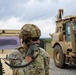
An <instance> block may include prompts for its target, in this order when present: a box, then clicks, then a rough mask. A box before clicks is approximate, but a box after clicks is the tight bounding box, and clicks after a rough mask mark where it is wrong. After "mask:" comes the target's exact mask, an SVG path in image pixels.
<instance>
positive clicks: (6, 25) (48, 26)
mask: <svg viewBox="0 0 76 75" xmlns="http://www.w3.org/2000/svg"><path fill="white" fill-rule="evenodd" d="M27 23H28V24H35V25H37V26H38V27H39V28H40V30H41V33H42V35H41V37H50V36H49V33H51V34H52V33H53V32H54V31H55V25H54V23H53V21H52V18H49V19H45V20H34V21H29V22H21V21H20V18H16V17H11V18H10V19H7V20H5V21H0V29H14V30H15V29H16V30H20V29H21V27H22V26H23V25H24V24H27Z"/></svg>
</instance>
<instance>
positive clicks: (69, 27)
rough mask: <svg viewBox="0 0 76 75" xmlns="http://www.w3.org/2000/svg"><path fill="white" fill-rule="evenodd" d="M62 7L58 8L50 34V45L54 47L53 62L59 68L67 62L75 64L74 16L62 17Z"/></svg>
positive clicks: (75, 21) (75, 24) (75, 38)
mask: <svg viewBox="0 0 76 75" xmlns="http://www.w3.org/2000/svg"><path fill="white" fill-rule="evenodd" d="M62 15H63V9H59V11H58V15H57V21H56V31H55V33H53V34H52V35H51V37H52V41H51V46H52V47H53V48H54V51H53V59H54V63H55V65H56V66H57V67H59V68H65V67H67V66H68V64H71V63H75V64H76V16H73V15H69V16H66V17H65V18H62Z"/></svg>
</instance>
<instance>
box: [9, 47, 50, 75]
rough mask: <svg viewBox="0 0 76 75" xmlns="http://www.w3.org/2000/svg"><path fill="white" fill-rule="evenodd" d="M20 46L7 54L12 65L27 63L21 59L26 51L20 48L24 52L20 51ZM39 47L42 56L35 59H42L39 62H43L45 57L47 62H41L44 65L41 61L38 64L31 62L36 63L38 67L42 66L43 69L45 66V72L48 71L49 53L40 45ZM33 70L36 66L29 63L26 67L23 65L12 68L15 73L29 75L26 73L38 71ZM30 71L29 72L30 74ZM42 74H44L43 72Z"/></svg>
mask: <svg viewBox="0 0 76 75" xmlns="http://www.w3.org/2000/svg"><path fill="white" fill-rule="evenodd" d="M20 48H22V47H20ZM20 48H18V50H16V51H14V52H12V53H11V54H9V59H10V64H12V65H14V66H18V65H19V66H20V65H24V64H27V63H26V61H25V60H24V59H23V58H24V57H25V56H26V54H27V51H26V50H24V49H23V48H22V49H23V51H25V52H24V53H21V49H20ZM19 49H20V50H19ZM39 49H40V55H41V56H42V57H41V59H40V58H37V59H38V60H39V61H41V60H42V61H41V62H44V60H43V59H44V58H46V62H47V63H46V64H45V63H42V64H44V65H41V63H40V64H39V63H38V64H36V63H33V64H35V65H38V67H39V66H40V67H41V66H43V69H44V68H45V69H44V71H45V72H46V73H47V72H49V62H50V58H49V54H48V53H47V52H46V51H45V50H44V49H42V48H40V47H39ZM37 59H36V60H37ZM35 70H37V67H36V66H35V67H33V66H32V65H29V66H28V67H23V68H17V69H15V68H13V71H15V72H16V74H17V75H30V74H28V73H30V72H32V73H35V74H36V72H39V71H35ZM33 71H34V72H33ZM40 71H42V70H41V69H40ZM44 71H43V72H44ZM32 73H31V75H32ZM35 74H33V75H35ZM13 75H14V74H13ZM36 75H37V74H36ZM38 75H40V74H38ZM41 75H43V74H41ZM44 75H45V73H44Z"/></svg>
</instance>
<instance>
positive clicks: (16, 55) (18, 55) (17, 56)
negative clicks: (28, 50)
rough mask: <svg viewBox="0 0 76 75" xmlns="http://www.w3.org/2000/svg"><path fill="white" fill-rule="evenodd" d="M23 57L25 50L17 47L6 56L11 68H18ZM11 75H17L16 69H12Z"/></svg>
mask: <svg viewBox="0 0 76 75" xmlns="http://www.w3.org/2000/svg"><path fill="white" fill-rule="evenodd" d="M24 57H25V50H24V48H23V47H19V48H18V49H17V50H15V51H13V52H11V53H10V54H9V56H8V59H9V62H10V64H11V65H13V66H20V65H21V64H22V61H23V58H24ZM12 70H13V75H17V74H18V68H12Z"/></svg>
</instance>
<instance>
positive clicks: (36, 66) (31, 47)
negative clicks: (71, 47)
mask: <svg viewBox="0 0 76 75" xmlns="http://www.w3.org/2000/svg"><path fill="white" fill-rule="evenodd" d="M40 36H41V31H40V29H39V28H38V27H37V26H36V25H33V24H25V25H24V26H23V27H22V28H21V34H20V37H21V38H22V39H23V42H24V44H25V45H24V46H25V47H27V53H26V56H25V61H26V63H30V62H31V61H32V60H34V61H32V62H31V63H30V64H29V66H28V67H27V69H26V71H27V72H25V73H26V75H45V72H47V73H46V75H49V72H48V70H46V69H48V68H49V67H48V65H49V61H50V59H49V55H48V54H46V52H45V51H44V50H43V49H42V48H40V47H39V46H38V43H37V42H38V40H39V38H40ZM43 52H44V53H45V54H42V53H43ZM44 56H45V57H47V58H46V59H47V60H48V63H46V61H45V62H44V60H45V58H44V60H43V57H44ZM44 63H46V64H45V66H47V68H46V69H45V67H44Z"/></svg>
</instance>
